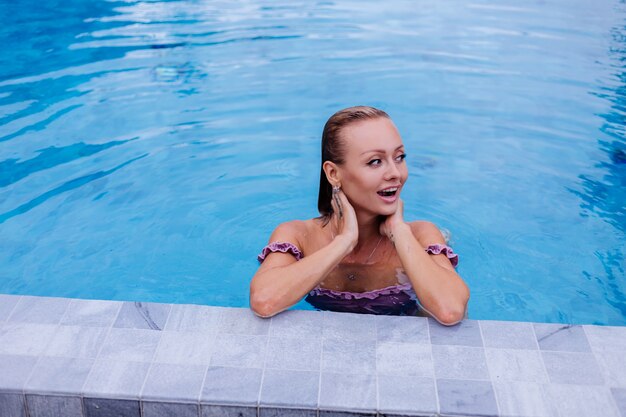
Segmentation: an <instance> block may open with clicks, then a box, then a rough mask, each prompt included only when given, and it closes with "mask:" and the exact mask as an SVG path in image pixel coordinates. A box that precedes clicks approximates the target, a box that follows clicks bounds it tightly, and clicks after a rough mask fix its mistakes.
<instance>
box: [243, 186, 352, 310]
mask: <svg viewBox="0 0 626 417" xmlns="http://www.w3.org/2000/svg"><path fill="white" fill-rule="evenodd" d="M331 204H332V207H333V209H334V210H335V213H342V215H341V218H340V219H337V217H338V216H333V220H335V222H336V223H335V224H333V225H331V226H335V228H336V229H337V230H338V231H339V233H338V234H337V236H335V238H334V239H333V240H332V241H331V242H330V243H329V244H328V245H326V246H324V247H323V248H322V249H320V250H318V251H317V252H315V253H312V254H310V255H307V256H305V257H304V258H302V259H301V260H299V261H296V258H295V257H294V256H293V255H291V254H288V253H282V252H270V253H269V254H268V255H267V256H266V257H265V260H264V261H263V263H262V264H261V266H260V267H259V269H258V270H257V272H256V273H255V274H254V276H253V277H252V281H251V282H250V308H251V309H252V311H253V312H254V313H255V314H256V315H257V316H259V317H263V318H268V317H272V316H274V315H276V314H278V313H280V312H281V311H284V310H286V309H288V308H289V307H291V306H292V305H294V304H296V303H297V302H299V301H300V300H301V299H302V298H303V297H304V296H305V295H306V294H308V293H309V292H310V291H311V290H312V289H313V288H315V286H317V285H318V284H319V283H320V282H321V281H322V280H323V279H324V277H326V275H328V273H329V272H330V271H331V270H332V269H333V268H334V267H335V266H337V264H339V262H340V261H341V260H342V259H343V258H344V257H345V256H346V255H348V254H349V253H350V252H351V251H352V249H354V246H355V245H356V242H357V238H358V225H357V221H356V214H355V212H354V209H353V208H352V206H351V205H350V203H349V202H348V199H347V198H346V197H345V195H344V194H343V192H341V191H340V192H339V193H337V194H336V195H333V201H332V203H331ZM339 208H341V210H340V209H339ZM306 236H307V231H306V227H305V225H304V223H303V222H301V221H291V222H287V223H283V224H281V225H280V226H278V227H277V228H276V230H274V233H272V235H271V236H270V242H291V243H293V244H295V245H296V246H298V247H299V248H302V245H301V243H300V242H302V241H303V240H305V239H306Z"/></svg>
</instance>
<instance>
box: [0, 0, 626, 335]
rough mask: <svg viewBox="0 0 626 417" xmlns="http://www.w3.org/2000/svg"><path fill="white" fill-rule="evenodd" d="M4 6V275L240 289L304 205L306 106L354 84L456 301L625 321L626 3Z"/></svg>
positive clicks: (62, 283)
mask: <svg viewBox="0 0 626 417" xmlns="http://www.w3.org/2000/svg"><path fill="white" fill-rule="evenodd" d="M0 10H2V11H3V13H0V41H1V44H2V45H4V47H3V48H2V49H1V50H0V63H2V65H0V292H3V293H11V294H33V295H51V296H66V297H82V298H96V299H115V300H144V301H165V302H174V303H200V304H211V305H222V306H239V307H243V306H248V288H249V282H250V278H251V277H252V275H253V274H254V271H255V270H256V268H257V265H258V264H257V261H256V255H257V253H258V251H259V250H260V249H261V247H262V246H264V245H265V244H266V243H267V239H268V237H269V235H270V233H271V231H272V230H273V228H274V227H275V226H276V225H277V224H278V223H279V222H282V221H286V220H290V219H294V218H300V219H306V218H311V217H314V216H316V215H317V212H316V203H317V185H318V180H319V179H318V173H319V165H318V164H319V143H320V134H321V130H322V126H323V124H324V122H325V121H326V119H327V118H328V117H329V116H330V115H331V114H332V113H333V112H335V111H336V110H338V109H340V108H343V107H347V106H351V105H356V104H368V105H373V106H377V107H381V108H383V109H384V110H386V111H387V112H388V113H389V114H390V115H391V116H392V118H393V119H394V120H395V122H396V124H397V125H398V127H399V129H400V132H401V134H402V135H403V138H404V141H405V144H406V146H407V151H408V155H409V156H408V159H407V163H408V166H409V171H410V178H409V182H408V183H407V186H406V188H405V190H404V193H403V198H404V200H405V207H406V209H405V217H406V218H407V219H408V220H416V219H424V220H430V221H433V222H435V223H436V224H438V225H439V226H440V227H443V228H446V229H448V230H449V231H450V232H451V236H452V238H451V241H450V245H451V246H452V247H453V248H454V249H455V251H456V252H458V253H459V255H460V264H459V269H458V272H459V273H460V275H461V276H462V277H463V278H464V279H465V280H466V281H467V282H468V284H469V286H470V288H471V290H472V298H471V300H470V306H469V315H470V317H471V318H476V319H505V320H528V321H547V322H572V323H596V324H618V325H624V324H626V295H625V294H626V279H625V271H624V264H625V263H624V255H625V252H626V236H625V234H626V140H625V138H626V130H625V123H624V121H625V117H626V3H624V1H617V0H606V1H602V2H590V1H585V0H574V1H567V2H566V1H562V0H548V1H530V2H514V1H510V0H474V1H465V0H463V1H461V0H450V1H445V2H440V1H435V0H427V1H422V0H418V1H414V0H411V1H402V0H393V1H391V2H385V3H384V5H379V4H374V3H368V2H361V1H359V2H357V1H343V0H341V1H319V2H315V1H307V2H292V1H290V2H287V1H283V0H277V1H259V2H248V1H241V2H223V1H204V0H184V1H143V2H138V1H132V0H127V1H99V0H93V1H76V0H64V1H46V2H43V3H41V2H35V1H32V0H25V1H20V2H11V1H8V0H0ZM296 308H302V309H311V307H310V306H309V305H308V304H306V303H305V302H301V303H299V304H298V305H297V306H296Z"/></svg>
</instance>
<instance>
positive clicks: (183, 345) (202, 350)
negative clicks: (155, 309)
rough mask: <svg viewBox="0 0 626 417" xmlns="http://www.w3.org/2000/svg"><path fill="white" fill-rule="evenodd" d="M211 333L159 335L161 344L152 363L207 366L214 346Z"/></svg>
mask: <svg viewBox="0 0 626 417" xmlns="http://www.w3.org/2000/svg"><path fill="white" fill-rule="evenodd" d="M215 337H216V336H215V335H214V334H213V333H209V334H207V333H187V332H170V331H164V332H162V333H161V343H159V347H158V348H157V351H156V354H155V356H154V361H155V362H159V363H179V364H187V365H208V364H209V363H210V361H211V354H212V353H213V347H214V344H215Z"/></svg>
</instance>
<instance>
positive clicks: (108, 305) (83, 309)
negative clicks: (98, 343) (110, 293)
mask: <svg viewBox="0 0 626 417" xmlns="http://www.w3.org/2000/svg"><path fill="white" fill-rule="evenodd" d="M122 304H123V303H121V302H119V301H102V300H78V299H76V300H72V301H71V302H70V304H69V306H68V307H67V310H65V314H64V315H63V317H62V318H61V323H60V324H63V325H68V326H72V325H73V326H95V327H111V325H113V323H114V322H115V319H116V318H117V314H118V313H119V311H120V308H121V307H122Z"/></svg>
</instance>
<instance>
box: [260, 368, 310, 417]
mask: <svg viewBox="0 0 626 417" xmlns="http://www.w3.org/2000/svg"><path fill="white" fill-rule="evenodd" d="M319 382H320V373H319V372H312V371H292V370H283V369H266V370H265V373H264V375H263V385H262V387H261V398H260V402H259V405H261V406H280V407H290V406H292V407H293V408H313V409H314V408H316V407H317V397H318V394H319Z"/></svg>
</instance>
